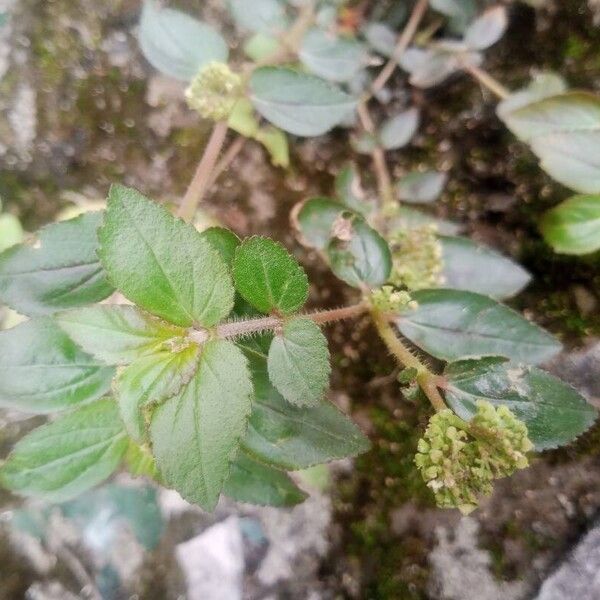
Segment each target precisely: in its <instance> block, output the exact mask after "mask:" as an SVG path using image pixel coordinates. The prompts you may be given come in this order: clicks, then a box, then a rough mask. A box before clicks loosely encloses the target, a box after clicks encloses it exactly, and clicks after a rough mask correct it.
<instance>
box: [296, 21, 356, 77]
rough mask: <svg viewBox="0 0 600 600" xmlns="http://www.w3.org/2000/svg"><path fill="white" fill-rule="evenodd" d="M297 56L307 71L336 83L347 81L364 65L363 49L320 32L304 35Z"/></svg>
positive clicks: (351, 42) (312, 30)
mask: <svg viewBox="0 0 600 600" xmlns="http://www.w3.org/2000/svg"><path fill="white" fill-rule="evenodd" d="M298 56H299V57H300V60H301V61H302V64H303V65H304V66H305V67H306V68H307V69H308V70H309V71H311V72H313V73H314V74H315V75H318V76H319V77H323V78H324V79H327V80H329V81H336V82H344V81H349V80H350V79H352V78H353V77H354V76H355V75H356V74H357V73H358V72H359V71H360V70H361V69H362V67H363V65H364V64H365V62H366V53H365V47H364V46H363V44H361V43H360V42H359V41H357V40H356V39H352V38H346V37H338V36H336V35H333V34H331V33H328V32H326V31H322V30H321V29H311V30H310V31H309V32H308V33H307V34H306V35H305V36H304V39H303V40H302V45H301V47H300V52H299V54H298Z"/></svg>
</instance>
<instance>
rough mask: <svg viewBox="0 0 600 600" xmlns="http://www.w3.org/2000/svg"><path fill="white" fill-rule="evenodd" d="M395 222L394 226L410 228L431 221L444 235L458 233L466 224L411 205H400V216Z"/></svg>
mask: <svg viewBox="0 0 600 600" xmlns="http://www.w3.org/2000/svg"><path fill="white" fill-rule="evenodd" d="M393 223H394V226H398V227H402V228H408V229H414V228H416V227H421V226H422V225H426V224H428V223H431V224H432V225H435V226H436V227H437V230H438V232H439V233H440V234H442V235H457V234H459V233H460V232H461V231H462V230H463V229H464V226H463V225H461V224H460V223H455V222H454V221H447V220H446V219H439V218H438V217H434V216H432V215H430V214H428V213H425V212H422V211H420V210H417V209H416V208H411V207H410V206H400V210H399V212H398V218H397V219H395V220H394V221H393Z"/></svg>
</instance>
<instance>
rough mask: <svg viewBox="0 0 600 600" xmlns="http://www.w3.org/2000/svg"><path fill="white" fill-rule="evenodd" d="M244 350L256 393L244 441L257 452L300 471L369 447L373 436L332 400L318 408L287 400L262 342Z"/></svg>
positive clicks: (268, 460) (272, 462) (264, 459)
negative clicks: (276, 385)
mask: <svg viewBox="0 0 600 600" xmlns="http://www.w3.org/2000/svg"><path fill="white" fill-rule="evenodd" d="M268 343H270V340H269V339H267V344H268ZM267 347H268V346H267ZM244 350H245V352H246V356H247V357H248V359H249V361H250V367H251V369H252V377H253V381H254V389H255V394H256V398H255V402H254V405H253V408H252V414H251V416H250V421H249V426H248V432H247V434H246V436H245V438H244V440H243V441H242V446H243V447H244V448H245V449H246V450H247V451H248V452H249V453H250V454H251V455H252V456H253V457H255V458H256V459H258V460H260V461H261V462H264V463H267V464H270V465H273V466H275V467H277V468H280V469H289V470H299V469H306V468H308V467H311V466H314V465H316V464H321V463H325V462H330V461H332V460H336V459H341V458H346V457H349V456H357V455H358V454H362V453H363V452H366V451H367V450H369V447H370V442H369V440H368V439H367V438H366V437H365V436H364V435H363V434H362V432H361V431H360V429H359V428H358V427H357V426H356V425H355V424H354V423H353V422H352V421H351V420H350V419H349V418H348V417H347V416H346V415H344V414H343V413H342V412H340V411H339V410H338V409H337V408H336V407H335V406H334V405H333V404H331V402H328V401H323V402H321V403H320V404H319V405H318V406H315V407H314V408H298V407H295V406H292V405H291V404H290V403H289V402H286V401H285V400H284V399H283V397H282V396H281V395H280V394H279V393H278V392H277V390H275V388H274V387H273V386H272V384H271V382H270V381H269V376H268V373H267V356H266V354H265V350H264V348H263V347H261V345H260V342H259V341H255V340H252V341H251V342H248V343H246V344H245V346H244Z"/></svg>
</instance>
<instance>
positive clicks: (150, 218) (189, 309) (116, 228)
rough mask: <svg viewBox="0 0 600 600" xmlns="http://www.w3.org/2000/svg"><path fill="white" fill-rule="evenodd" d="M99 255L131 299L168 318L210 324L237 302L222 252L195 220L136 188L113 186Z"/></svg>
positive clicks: (181, 322)
mask: <svg viewBox="0 0 600 600" xmlns="http://www.w3.org/2000/svg"><path fill="white" fill-rule="evenodd" d="M99 237H100V243H101V248H100V251H99V255H100V259H101V261H102V264H103V265H104V267H105V269H106V271H107V272H108V274H109V276H110V278H111V280H112V282H113V283H114V284H115V285H116V286H117V287H118V288H119V290H120V291H121V292H123V294H124V295H125V296H126V297H127V298H129V299H130V300H131V301H132V302H135V304H137V305H139V306H140V307H142V308H144V309H145V310H147V311H148V312H151V313H152V314H154V315H157V316H159V317H162V318H163V319H166V320H167V321H169V322H171V323H174V324H175V325H180V326H182V327H190V326H192V325H202V326H204V327H211V326H212V325H215V324H216V323H218V322H219V321H221V320H222V319H223V318H225V317H226V316H227V315H228V314H229V312H230V311H231V308H232V306H233V294H234V290H233V285H232V282H231V277H230V275H229V273H228V271H227V267H226V265H225V262H224V261H223V259H222V258H221V257H220V256H219V254H218V253H217V252H216V251H215V250H213V248H212V246H211V245H210V244H209V243H208V242H207V241H206V240H204V239H202V237H201V235H200V234H199V233H198V232H197V231H196V230H195V229H194V227H192V226H191V225H189V224H187V223H184V222H183V221H181V220H180V219H176V218H175V217H173V216H172V215H171V214H170V213H169V212H168V211H167V210H165V209H164V208H162V207H161V206H159V205H158V204H155V203H154V202H152V201H151V200H148V198H145V197H144V196H142V194H140V193H139V192H137V191H136V190H133V189H131V188H126V187H123V186H112V187H111V190H110V195H109V201H108V209H107V211H106V217H105V221H104V225H103V226H102V228H101V229H100V232H99Z"/></svg>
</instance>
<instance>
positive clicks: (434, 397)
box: [371, 309, 447, 411]
mask: <svg viewBox="0 0 600 600" xmlns="http://www.w3.org/2000/svg"><path fill="white" fill-rule="evenodd" d="M371 317H372V318H373V323H374V324H375V327H376V328H377V333H379V336H380V337H381V339H382V340H383V341H384V342H385V345H386V346H387V348H388V350H389V351H390V352H391V353H392V354H393V355H394V358H395V359H396V360H397V361H398V362H399V363H400V364H401V365H402V366H404V367H408V368H411V369H416V371H417V382H418V384H419V385H420V386H421V389H422V390H423V392H424V393H425V395H426V396H427V398H429V401H430V402H431V404H432V406H433V407H434V408H435V410H437V411H440V410H444V409H445V408H447V407H446V403H445V402H444V399H443V398H442V395H441V394H440V392H439V391H438V384H439V379H440V378H439V376H438V375H436V374H435V373H432V372H431V371H430V370H429V369H428V368H427V365H425V364H423V363H422V362H421V361H420V360H419V359H418V358H417V357H416V356H415V355H414V354H413V353H412V352H411V351H410V350H409V349H408V348H407V347H406V346H405V345H404V344H403V343H402V342H401V341H400V339H399V338H398V336H397V335H396V332H395V331H394V330H393V328H392V326H391V325H390V322H389V319H388V318H387V317H386V315H385V314H383V313H382V312H380V311H378V310H376V309H371Z"/></svg>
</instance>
